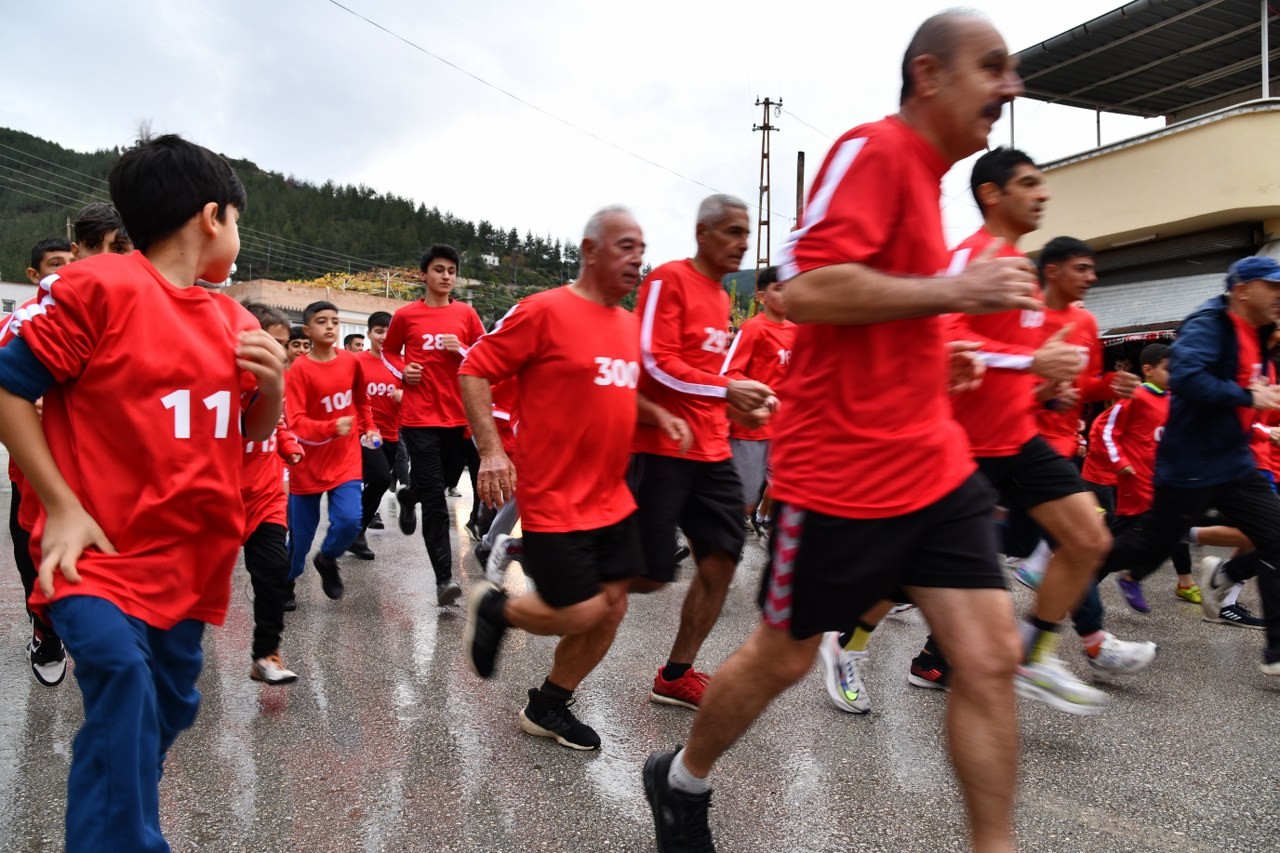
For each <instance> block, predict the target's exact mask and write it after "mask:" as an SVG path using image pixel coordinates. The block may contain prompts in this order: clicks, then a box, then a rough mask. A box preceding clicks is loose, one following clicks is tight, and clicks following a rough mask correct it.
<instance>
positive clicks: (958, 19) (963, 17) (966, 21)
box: [899, 8, 991, 103]
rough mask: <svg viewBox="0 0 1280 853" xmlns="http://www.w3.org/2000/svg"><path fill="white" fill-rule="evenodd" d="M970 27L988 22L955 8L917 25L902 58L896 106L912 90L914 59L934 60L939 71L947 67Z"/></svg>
mask: <svg viewBox="0 0 1280 853" xmlns="http://www.w3.org/2000/svg"><path fill="white" fill-rule="evenodd" d="M974 24H983V25H986V26H990V25H991V22H990V21H989V20H988V19H987V17H986V16H985V15H983V14H982V13H981V12H979V11H977V10H976V9H959V8H957V9H947V10H946V11H943V12H939V13H938V14H936V15H934V16H933V17H931V18H929V19H928V20H926V21H925V22H924V23H923V24H921V25H920V28H919V29H918V30H916V34H915V35H914V36H912V37H911V43H910V44H908V45H907V52H906V53H905V54H904V55H903V57H902V97H901V99H900V101H899V103H906V101H907V98H909V97H910V96H911V94H912V92H913V91H914V90H915V79H914V74H913V71H912V66H913V65H914V64H915V61H916V59H918V58H919V57H921V56H934V57H937V59H938V62H940V63H941V64H942V66H943V67H950V66H951V63H952V62H953V61H955V57H956V50H957V48H958V47H959V46H960V43H961V42H962V41H963V39H964V36H965V35H966V32H967V30H968V29H969V27H971V26H972V25H974Z"/></svg>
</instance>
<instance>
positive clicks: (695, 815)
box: [644, 749, 716, 853]
mask: <svg viewBox="0 0 1280 853" xmlns="http://www.w3.org/2000/svg"><path fill="white" fill-rule="evenodd" d="M677 752H679V750H678V749H677V750H674V751H672V752H655V753H654V754H653V755H650V756H649V760H648V761H646V762H645V763H644V792H645V795H646V796H647V797H648V799H649V807H650V808H651V809H653V828H654V832H655V834H656V835H657V840H658V853H715V850H716V848H715V845H714V844H712V843H711V827H710V826H708V824H707V809H708V807H709V806H710V805H711V792H710V791H708V792H707V793H705V794H687V793H685V792H684V791H677V790H676V789H675V788H672V787H671V785H670V783H668V782H667V774H668V773H670V772H671V762H672V760H673V759H674V758H675V757H676V753H677Z"/></svg>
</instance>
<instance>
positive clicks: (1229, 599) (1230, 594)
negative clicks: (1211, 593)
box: [1222, 581, 1244, 607]
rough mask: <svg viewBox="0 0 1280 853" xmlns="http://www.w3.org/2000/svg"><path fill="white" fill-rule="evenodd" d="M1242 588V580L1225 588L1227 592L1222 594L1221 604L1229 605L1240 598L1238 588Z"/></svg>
mask: <svg viewBox="0 0 1280 853" xmlns="http://www.w3.org/2000/svg"><path fill="white" fill-rule="evenodd" d="M1242 589H1244V581H1241V582H1240V583H1238V584H1236V585H1235V586H1233V587H1231V589H1229V590H1227V594H1226V595H1224V596H1222V606H1223V607H1230V606H1231V605H1233V604H1235V603H1236V602H1237V601H1238V600H1239V599H1240V590H1242Z"/></svg>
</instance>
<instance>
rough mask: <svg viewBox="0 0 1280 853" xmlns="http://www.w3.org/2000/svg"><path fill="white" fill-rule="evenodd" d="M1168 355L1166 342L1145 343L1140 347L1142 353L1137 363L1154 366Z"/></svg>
mask: <svg viewBox="0 0 1280 853" xmlns="http://www.w3.org/2000/svg"><path fill="white" fill-rule="evenodd" d="M1168 357H1169V345H1168V344H1147V345H1146V346H1145V347H1143V348H1142V355H1140V356H1139V357H1138V363H1139V364H1141V365H1143V366H1148V365H1149V366H1151V367H1155V366H1156V365H1157V364H1159V363H1160V362H1162V361H1164V360H1165V359H1166V358H1168Z"/></svg>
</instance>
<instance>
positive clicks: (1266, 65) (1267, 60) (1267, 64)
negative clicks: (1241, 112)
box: [1261, 0, 1271, 98]
mask: <svg viewBox="0 0 1280 853" xmlns="http://www.w3.org/2000/svg"><path fill="white" fill-rule="evenodd" d="M1261 5H1262V97H1264V98H1270V97H1271V55H1270V54H1271V45H1270V44H1269V40H1268V38H1267V18H1268V17H1269V15H1268V12H1269V10H1268V9H1267V0H1262V4H1261Z"/></svg>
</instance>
